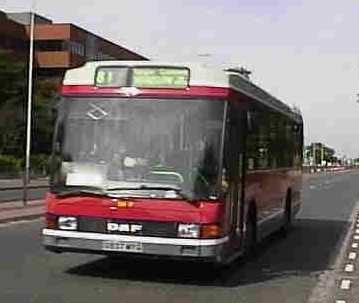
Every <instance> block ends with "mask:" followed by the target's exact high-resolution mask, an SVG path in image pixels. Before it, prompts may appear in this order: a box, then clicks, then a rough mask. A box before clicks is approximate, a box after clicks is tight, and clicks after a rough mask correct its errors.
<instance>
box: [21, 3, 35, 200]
mask: <svg viewBox="0 0 359 303" xmlns="http://www.w3.org/2000/svg"><path fill="white" fill-rule="evenodd" d="M34 27H35V0H34V1H33V2H32V9H31V12H30V41H29V42H30V45H29V72H28V92H27V118H26V151H25V175H24V179H23V181H24V192H23V206H24V207H25V206H26V204H27V199H28V184H29V181H30V147H31V110H32V73H33V65H34V32H35V29H34Z"/></svg>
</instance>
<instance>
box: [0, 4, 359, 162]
mask: <svg viewBox="0 0 359 303" xmlns="http://www.w3.org/2000/svg"><path fill="white" fill-rule="evenodd" d="M33 1H35V11H36V12H37V13H39V14H41V15H43V16H45V17H48V18H50V19H53V21H54V22H69V23H75V24H77V25H79V26H81V27H83V28H85V29H87V30H89V31H92V32H94V33H96V34H99V35H101V36H103V37H105V38H107V39H109V40H111V41H113V42H115V43H118V44H120V45H122V46H125V47H127V48H129V49H131V50H134V51H137V52H139V53H140V54H142V55H145V56H147V57H149V58H150V59H153V60H170V61H173V60H174V61H187V60H188V61H207V62H213V63H221V64H222V63H225V64H228V65H236V66H238V65H240V66H244V67H246V68H248V69H250V70H251V71H252V75H251V79H252V80H253V82H255V83H256V84H258V85H259V86H261V87H262V88H264V89H265V90H266V91H268V92H269V93H271V94H273V95H274V96H276V97H277V98H279V99H280V100H282V101H284V102H286V103H287V104H289V105H296V106H298V107H300V109H301V111H302V113H303V117H304V122H305V141H306V143H310V142H323V143H325V144H326V145H328V146H330V147H332V148H334V149H335V150H336V151H337V153H338V154H339V155H347V156H348V157H359V127H358V125H359V103H357V100H358V99H359V97H357V94H358V93H359V39H358V29H359V2H358V1H356V0H341V1H331V0H210V1H209V0H206V1H204V0H171V1H169V0H102V1H96V0H76V1H74V0H71V1H70V0H61V1H52V0H33ZM31 5H32V1H30V0H0V10H4V11H9V12H10V11H11V12H18V11H28V10H29V9H30V8H31Z"/></svg>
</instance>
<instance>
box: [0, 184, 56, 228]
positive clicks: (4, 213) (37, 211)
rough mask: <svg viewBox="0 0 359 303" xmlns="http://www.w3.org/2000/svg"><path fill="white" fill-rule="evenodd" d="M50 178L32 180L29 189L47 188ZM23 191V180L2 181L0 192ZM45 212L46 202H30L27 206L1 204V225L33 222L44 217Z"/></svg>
mask: <svg viewBox="0 0 359 303" xmlns="http://www.w3.org/2000/svg"><path fill="white" fill-rule="evenodd" d="M48 186H49V180H48V178H36V179H31V180H30V182H29V186H28V187H29V189H35V188H47V187H48ZM21 189H23V180H22V179H0V191H11V190H21ZM44 212H45V203H44V200H32V201H28V202H27V204H26V206H24V205H23V202H22V201H11V202H5V203H0V224H3V223H8V222H12V221H21V220H32V219H36V218H39V217H42V216H43V214H44Z"/></svg>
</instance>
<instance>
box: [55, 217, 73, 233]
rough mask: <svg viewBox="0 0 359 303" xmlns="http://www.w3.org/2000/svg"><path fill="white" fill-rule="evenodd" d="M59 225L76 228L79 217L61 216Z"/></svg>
mask: <svg viewBox="0 0 359 303" xmlns="http://www.w3.org/2000/svg"><path fill="white" fill-rule="evenodd" d="M58 227H59V228H60V229H65V230H76V229H77V219H76V218H75V217H59V220H58Z"/></svg>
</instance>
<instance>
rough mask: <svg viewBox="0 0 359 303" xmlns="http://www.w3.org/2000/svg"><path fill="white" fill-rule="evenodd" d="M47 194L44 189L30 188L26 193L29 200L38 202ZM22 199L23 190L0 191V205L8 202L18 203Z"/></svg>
mask: <svg viewBox="0 0 359 303" xmlns="http://www.w3.org/2000/svg"><path fill="white" fill-rule="evenodd" d="M46 192H47V189H46V188H30V189H29V191H28V199H29V200H39V199H43V198H44V197H45V193H46ZM22 197H23V190H22V189H21V190H19V189H9V190H0V203H1V202H9V201H20V200H22Z"/></svg>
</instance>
